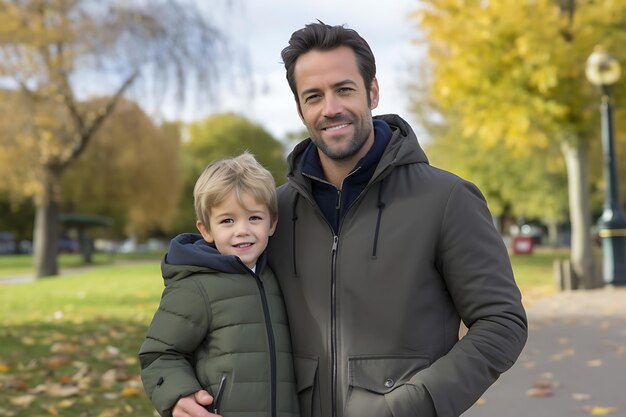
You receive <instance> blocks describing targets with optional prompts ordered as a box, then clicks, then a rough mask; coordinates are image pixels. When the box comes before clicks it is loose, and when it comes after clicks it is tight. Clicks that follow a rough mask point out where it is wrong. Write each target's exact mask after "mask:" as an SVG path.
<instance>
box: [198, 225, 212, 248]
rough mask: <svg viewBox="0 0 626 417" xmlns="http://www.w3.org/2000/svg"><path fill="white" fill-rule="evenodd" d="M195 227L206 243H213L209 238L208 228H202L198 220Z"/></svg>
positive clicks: (210, 237)
mask: <svg viewBox="0 0 626 417" xmlns="http://www.w3.org/2000/svg"><path fill="white" fill-rule="evenodd" d="M196 227H197V228H198V231H199V232H200V234H201V235H202V237H203V238H204V240H205V241H206V242H207V243H213V237H212V236H211V231H210V230H209V228H208V227H205V226H204V223H202V222H201V221H200V220H196Z"/></svg>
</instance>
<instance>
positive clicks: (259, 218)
mask: <svg viewBox="0 0 626 417" xmlns="http://www.w3.org/2000/svg"><path fill="white" fill-rule="evenodd" d="M259 220H263V218H262V217H261V216H250V221H259Z"/></svg>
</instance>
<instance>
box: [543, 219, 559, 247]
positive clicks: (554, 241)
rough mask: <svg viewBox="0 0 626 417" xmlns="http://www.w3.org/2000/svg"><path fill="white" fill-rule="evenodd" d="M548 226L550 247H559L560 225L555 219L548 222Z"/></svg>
mask: <svg viewBox="0 0 626 417" xmlns="http://www.w3.org/2000/svg"><path fill="white" fill-rule="evenodd" d="M546 224H547V226H548V245H550V246H551V247H553V248H556V247H557V246H559V225H558V223H557V221H556V220H553V219H550V220H547V221H546Z"/></svg>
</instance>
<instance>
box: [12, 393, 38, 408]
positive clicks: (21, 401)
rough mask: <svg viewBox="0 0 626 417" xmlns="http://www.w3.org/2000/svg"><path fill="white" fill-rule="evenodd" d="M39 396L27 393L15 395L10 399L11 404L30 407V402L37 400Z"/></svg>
mask: <svg viewBox="0 0 626 417" xmlns="http://www.w3.org/2000/svg"><path fill="white" fill-rule="evenodd" d="M36 398H37V397H36V396H35V395H31V394H27V395H20V396H18V397H13V398H11V399H10V401H11V404H13V405H17V406H18V407H28V406H29V405H30V403H32V402H33V401H35V399H36Z"/></svg>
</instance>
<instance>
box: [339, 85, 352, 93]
mask: <svg viewBox="0 0 626 417" xmlns="http://www.w3.org/2000/svg"><path fill="white" fill-rule="evenodd" d="M337 92H338V93H339V94H348V93H350V92H352V88H349V87H341V88H340V89H338V90H337Z"/></svg>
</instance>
